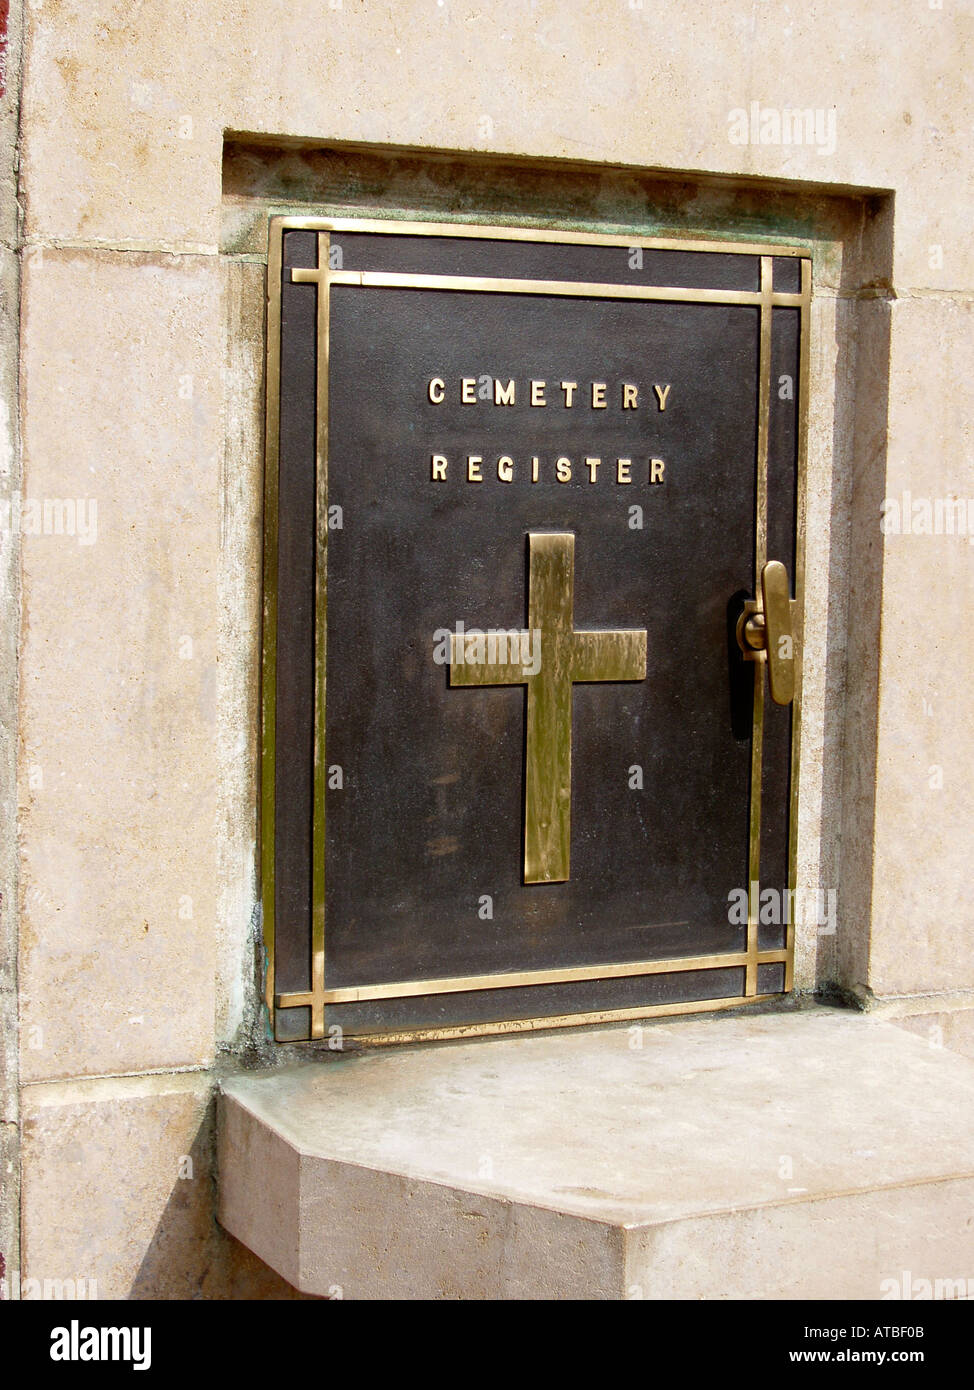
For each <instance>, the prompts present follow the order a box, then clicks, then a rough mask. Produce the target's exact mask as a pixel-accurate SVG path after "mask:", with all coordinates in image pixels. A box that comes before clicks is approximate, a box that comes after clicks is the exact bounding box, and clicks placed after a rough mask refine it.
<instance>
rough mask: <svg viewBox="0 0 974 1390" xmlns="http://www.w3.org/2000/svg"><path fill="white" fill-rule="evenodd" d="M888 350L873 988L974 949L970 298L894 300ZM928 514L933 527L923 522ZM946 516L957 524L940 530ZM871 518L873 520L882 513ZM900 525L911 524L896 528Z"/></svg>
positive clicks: (907, 987) (964, 964) (973, 308)
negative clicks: (956, 514)
mask: <svg viewBox="0 0 974 1390" xmlns="http://www.w3.org/2000/svg"><path fill="white" fill-rule="evenodd" d="M948 343H949V344H950V349H949V350H948V351H945V350H944V345H945V344H948ZM890 350H891V361H890V372H891V388H890V406H889V443H888V466H887V473H886V481H885V497H886V498H887V499H889V500H890V501H891V502H893V503H895V504H896V506H897V508H898V513H899V514H900V515H899V521H900V523H901V533H899V534H898V533H896V532H893V533H891V534H888V535H886V536H883V537H880V539H881V541H882V545H883V597H882V618H881V623H882V627H881V641H880V651H881V665H880V672H879V738H878V746H877V752H876V810H875V814H876V836H875V849H874V854H875V859H874V866H873V925H872V933H871V944H870V956H869V975H868V979H867V981H866V982H865V983H867V984H868V985H869V987H870V988H871V990H872V991H873V992H874V993H875V994H877V995H880V996H883V995H897V994H918V993H922V992H924V991H930V992H932V991H936V990H952V989H961V988H965V987H966V988H970V987H971V986H972V985H974V953H972V952H971V950H970V949H968V948H967V947H966V946H962V945H961V944H960V943H961V942H962V941H964V942H967V941H969V940H970V932H971V931H972V922H974V919H972V914H971V896H970V846H971V836H970V834H969V832H968V830H967V828H966V827H967V826H968V823H969V818H970V815H971V794H970V788H971V785H972V782H974V738H972V735H971V729H970V723H969V719H968V718H967V716H966V715H965V714H963V713H962V712H963V711H965V710H967V711H969V709H970V673H971V671H972V670H974V628H972V625H971V621H970V614H971V611H972V608H974V384H972V381H971V374H970V368H969V364H970V361H971V359H972V355H974V302H965V301H959V300H958V301H950V300H941V299H933V298H916V297H913V298H908V299H905V300H899V301H898V302H897V303H896V304H894V305H893V308H892V333H891V343H890ZM860 389H868V382H864V383H863V385H862V387H861V388H860ZM951 499H954V500H959V501H960V503H961V507H962V511H963V522H962V523H960V522H959V521H958V520H957V519H956V518H953V517H951V516H950V514H949V511H946V510H945V506H946V504H949V502H950V501H951ZM968 499H970V500H968ZM938 506H939V518H940V520H939V526H940V531H941V534H936V530H937V527H938ZM917 508H919V510H917ZM904 512H906V513H910V514H911V515H909V516H906V517H904V516H903V513H904ZM928 513H929V519H930V529H931V530H932V531H933V532H934V533H933V534H927V533H925V532H924V533H920V534H917V533H916V531H917V527H919V526H921V525H926V524H927V521H926V517H927V514H928ZM890 516H891V518H893V519H894V520H895V519H896V513H893V512H891V513H890ZM949 522H952V523H953V527H954V534H948V533H947V531H946V528H947V525H948V523H949ZM961 524H963V532H962V533H960V534H958V530H959V526H960V525H961ZM875 525H876V529H877V531H879V527H880V520H879V517H878V516H877V517H876V519H875ZM907 525H908V526H909V527H910V531H911V532H912V534H903V533H902V532H905V530H906V527H907Z"/></svg>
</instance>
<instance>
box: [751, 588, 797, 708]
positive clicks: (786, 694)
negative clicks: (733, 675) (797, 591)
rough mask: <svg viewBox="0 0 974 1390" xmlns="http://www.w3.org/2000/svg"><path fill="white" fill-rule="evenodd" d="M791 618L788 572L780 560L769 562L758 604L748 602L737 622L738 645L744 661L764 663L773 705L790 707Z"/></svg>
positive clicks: (793, 654) (792, 681) (792, 686)
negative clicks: (766, 667)
mask: <svg viewBox="0 0 974 1390" xmlns="http://www.w3.org/2000/svg"><path fill="white" fill-rule="evenodd" d="M794 615H795V600H794V599H793V598H792V597H791V589H790V586H789V584H788V571H787V570H786V569H785V567H784V565H783V564H782V563H781V561H780V560H769V561H768V563H767V564H766V565H765V567H764V569H763V570H762V571H761V601H760V602H758V600H757V599H748V600H747V601H746V602H745V604H744V608H743V610H742V612H741V616H740V617H739V618H738V620H737V641H738V645H739V646H740V649H741V651H742V652H743V653H744V660H745V661H761V660H765V661H767V664H768V684H769V685H770V687H771V698H772V700H774V702H775V704H776V705H790V704H791V702H792V700H793V699H794V698H795V663H796V661H797V659H798V653H797V650H796V643H795V632H794Z"/></svg>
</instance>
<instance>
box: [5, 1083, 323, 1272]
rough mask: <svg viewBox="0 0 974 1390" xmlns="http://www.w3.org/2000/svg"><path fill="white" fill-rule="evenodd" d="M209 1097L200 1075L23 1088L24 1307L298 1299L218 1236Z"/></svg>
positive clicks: (207, 1085) (232, 1242) (209, 1087)
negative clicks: (73, 1290)
mask: <svg viewBox="0 0 974 1390" xmlns="http://www.w3.org/2000/svg"><path fill="white" fill-rule="evenodd" d="M211 1097H212V1081H211V1079H210V1077H209V1076H207V1075H206V1074H200V1073H189V1074H182V1075H175V1076H165V1077H161V1076H160V1077H142V1078H131V1079H123V1078H118V1079H112V1080H101V1081H83V1082H60V1083H59V1082H55V1083H42V1084H39V1085H33V1086H28V1087H25V1089H24V1102H23V1109H24V1116H23V1119H24V1134H23V1196H24V1225H23V1254H22V1268H21V1277H22V1279H23V1280H24V1281H27V1282H26V1284H25V1285H24V1286H23V1291H24V1294H25V1296H27V1297H51V1296H52V1294H51V1293H50V1292H47V1293H46V1294H45V1283H46V1284H47V1285H48V1289H50V1287H51V1281H61V1282H62V1283H63V1281H69V1280H70V1281H74V1284H75V1287H77V1285H78V1282H79V1281H81V1280H84V1281H85V1289H86V1290H87V1291H88V1292H87V1293H86V1295H85V1296H87V1297H94V1296H95V1295H94V1294H93V1293H92V1292H91V1285H92V1281H94V1283H95V1287H96V1290H97V1296H98V1297H99V1298H169V1299H183V1298H258V1299H259V1298H294V1297H295V1296H296V1295H295V1291H294V1290H293V1289H292V1288H290V1287H289V1286H288V1285H287V1284H285V1283H284V1281H283V1280H281V1279H280V1278H279V1277H278V1276H277V1275H275V1274H273V1273H272V1271H270V1270H269V1269H268V1268H267V1267H266V1265H264V1264H262V1263H261V1261H260V1260H258V1259H256V1258H255V1257H254V1256H253V1255H252V1254H251V1253H250V1252H249V1251H247V1250H245V1249H244V1248H243V1247H242V1246H240V1245H239V1244H238V1243H237V1242H236V1241H235V1240H232V1239H230V1238H229V1237H227V1235H226V1234H225V1232H223V1231H222V1230H221V1229H220V1228H219V1227H218V1226H217V1225H216V1222H215V1220H214V1217H213V1164H212V1156H213V1143H212V1138H213V1125H212V1103H211Z"/></svg>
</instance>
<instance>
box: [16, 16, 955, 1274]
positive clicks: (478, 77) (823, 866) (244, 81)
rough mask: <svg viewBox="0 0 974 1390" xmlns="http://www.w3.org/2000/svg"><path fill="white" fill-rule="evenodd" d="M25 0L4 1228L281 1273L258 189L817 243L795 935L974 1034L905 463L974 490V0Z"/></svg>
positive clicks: (925, 544)
mask: <svg viewBox="0 0 974 1390" xmlns="http://www.w3.org/2000/svg"><path fill="white" fill-rule="evenodd" d="M21 30H22V32H23V65H22V101H21V105H20V111H19V139H17V138H16V130H17V123H18V111H17V103H16V94H17V91H18V87H17V83H16V81H12V82H11V85H10V92H11V94H12V99H8V101H7V105H6V106H5V107H4V108H3V110H2V112H0V120H2V122H3V123H4V130H5V133H7V135H8V137H9V138H8V144H7V147H8V148H10V149H13V150H14V151H15V155H16V158H17V160H19V169H18V168H17V166H16V165H11V166H10V167H4V168H3V169H0V181H2V182H3V185H4V192H5V198H4V213H3V220H2V224H0V256H2V266H0V290H2V293H3V296H4V301H5V304H6V305H7V307H8V309H9V308H11V307H12V306H14V305H15V302H16V298H17V295H18V293H19V295H20V316H19V322H18V317H17V315H16V313H8V314H7V316H6V320H5V328H4V337H3V340H2V344H0V399H2V402H3V403H4V404H5V405H6V407H7V411H8V416H9V424H8V426H7V429H8V433H7V434H6V435H4V436H3V438H4V441H5V453H4V458H5V460H9V461H8V462H5V468H6V470H7V471H6V472H5V473H4V485H5V486H9V487H11V488H12V489H13V490H14V491H15V492H16V491H17V489H18V469H19V468H20V467H21V466H22V469H23V489H22V491H23V496H24V497H25V498H27V499H36V500H37V501H38V502H39V503H40V505H41V513H40V515H41V517H42V521H43V518H44V516H45V513H44V510H43V504H44V503H45V502H47V503H48V504H49V509H50V511H49V514H50V527H45V525H44V524H42V526H41V533H40V534H23V535H21V534H20V533H19V531H18V530H17V529H16V528H9V527H8V531H7V534H5V535H4V536H3V537H0V541H2V555H3V572H2V578H0V582H2V586H3V589H2V591H3V595H4V610H3V616H2V626H0V633H2V642H3V661H2V663H0V664H2V667H3V671H4V676H3V682H4V684H3V687H2V689H0V798H2V810H3V812H4V821H5V824H6V825H8V826H9V825H10V824H11V820H12V818H11V816H10V814H9V806H10V804H11V802H12V796H13V793H12V792H10V794H9V796H8V787H9V786H10V784H11V779H12V777H13V771H14V754H15V751H16V753H17V777H18V782H17V786H18V793H17V795H18V803H19V822H18V836H17V840H16V854H15V853H14V849H15V843H14V839H13V837H12V836H11V835H8V836H5V837H4V841H3V848H2V850H0V891H2V893H3V901H2V905H0V906H2V923H3V932H4V936H3V941H5V942H7V946H6V947H4V946H3V942H0V950H5V951H7V954H8V955H10V959H9V960H8V959H7V957H6V956H5V957H4V960H3V966H4V973H3V987H2V989H0V1005H2V1007H3V1010H4V1014H3V1019H4V1024H5V1029H4V1037H5V1040H6V1041H7V1043H8V1050H10V1049H9V1043H10V1042H11V1040H13V1039H14V1038H15V1037H19V1042H20V1047H19V1067H20V1082H21V1088H20V1092H19V1094H20V1097H21V1100H20V1105H21V1113H22V1124H23V1153H22V1163H21V1167H20V1171H21V1173H22V1183H23V1193H24V1212H23V1221H22V1238H23V1249H22V1251H21V1254H20V1257H19V1258H18V1256H17V1253H16V1249H15V1244H16V1242H15V1228H16V1222H15V1219H14V1218H13V1217H12V1216H11V1217H9V1218H8V1219H7V1224H6V1225H5V1226H2V1227H0V1233H2V1238H3V1240H4V1241H5V1242H7V1247H6V1251H5V1254H6V1257H7V1263H8V1266H9V1267H10V1268H14V1267H16V1265H19V1267H20V1269H21V1272H22V1275H23V1277H25V1278H29V1279H33V1280H36V1281H38V1282H39V1284H40V1286H41V1287H42V1286H43V1281H44V1280H45V1279H46V1280H65V1279H86V1280H89V1281H90V1280H92V1279H94V1280H96V1281H97V1286H98V1291H99V1293H100V1294H102V1295H103V1296H113V1297H114V1296H118V1297H121V1296H126V1295H133V1296H149V1295H152V1294H157V1295H162V1296H172V1297H186V1296H194V1295H197V1294H200V1295H202V1296H204V1297H221V1296H222V1297H240V1296H249V1295H251V1294H256V1295H258V1296H287V1294H288V1293H289V1290H288V1287H287V1286H286V1285H284V1284H283V1282H282V1281H279V1280H278V1279H277V1278H276V1276H273V1275H271V1274H270V1272H269V1271H265V1270H264V1269H263V1268H262V1267H261V1266H260V1265H259V1262H257V1261H256V1260H255V1259H253V1257H251V1256H250V1255H249V1254H247V1252H245V1251H244V1250H243V1248H242V1247H240V1246H238V1245H236V1243H235V1242H232V1241H231V1239H230V1238H229V1237H228V1236H226V1235H224V1234H223V1233H222V1232H221V1231H220V1229H219V1228H218V1227H217V1226H216V1224H215V1221H214V1218H213V1202H212V1181H211V1179H212V1171H211V1170H212V1163H211V1156H210V1155H211V1145H210V1133H211V1126H212V1121H211V1118H210V1117H211V1103H212V1091H213V1086H214V1083H215V1080H216V1079H217V1077H218V1075H219V1073H220V1070H221V1068H227V1067H233V1066H235V1065H238V1064H239V1060H240V1059H247V1058H250V1059H253V1058H254V1057H263V1059H264V1060H265V1061H267V1060H270V1054H269V1053H268V1052H267V1051H266V1048H265V1044H264V1043H263V1041H262V1029H261V1020H260V1014H259V1009H258V1006H257V989H256V968H255V962H256V954H257V953H256V932H257V926H258V921H257V915H256V902H257V899H256V863H255V831H256V815H255V797H256V780H255V766H256V746H257V745H256V729H257V722H256V721H257V703H256V702H257V679H256V673H257V661H258V646H257V642H258V606H257V605H258V590H257V585H258V578H259V547H260V470H261V457H260V411H261V391H262V376H261V373H262V357H261V354H262V337H263V327H262V318H261V295H262V264H261V259H262V256H263V254H264V228H265V226H266V217H267V215H268V213H269V212H270V211H289V210H296V209H299V208H300V209H304V210H307V209H309V208H311V207H314V208H322V209H325V208H329V207H336V206H343V205H344V206H349V207H353V208H356V209H370V210H373V211H376V212H378V213H380V214H384V215H392V214H394V213H395V212H396V211H397V210H405V211H406V212H412V213H413V214H414V215H434V214H435V215H437V216H439V217H443V218H445V217H449V216H462V217H467V218H468V219H472V220H480V221H483V220H490V219H491V218H496V219H499V220H505V219H507V220H521V219H528V220H532V221H538V222H543V221H544V220H546V219H550V220H551V221H553V222H558V223H561V224H567V225H575V226H586V227H594V228H602V229H604V230H611V231H623V232H625V231H633V232H634V233H635V232H639V233H641V234H642V235H652V234H654V233H665V232H679V231H681V230H693V231H694V232H695V233H697V234H699V233H700V232H701V231H705V232H706V231H714V232H717V233H720V234H721V235H729V234H733V235H734V236H737V237H747V236H750V235H754V234H758V235H760V236H761V237H762V238H767V237H769V236H770V237H780V238H781V239H783V240H789V241H795V240H798V241H801V242H803V243H804V244H806V245H807V246H808V247H809V249H810V250H811V252H812V254H813V257H814V263H815V265H814V275H815V299H814V317H813V329H812V331H813V348H812V357H813V360H812V366H811V374H812V397H811V412H810V438H809V492H808V499H807V505H808V515H807V537H808V588H807V617H806V631H807V650H806V703H805V710H804V733H803V745H802V781H801V807H800V861H801V884H802V885H804V886H806V887H809V888H823V889H828V888H835V889H836V890H837V893H838V899H837V901H838V926H837V931H836V934H835V935H834V936H824V935H822V934H820V933H817V932H815V931H814V929H813V930H812V931H811V932H806V933H805V934H804V935H803V937H802V938H801V939H800V941H799V952H798V980H799V983H800V985H801V987H802V988H803V989H805V990H812V989H814V988H816V987H825V986H836V987H838V988H840V989H841V990H843V991H845V992H846V994H847V995H849V996H856V997H858V998H859V999H860V1000H861V1001H862V1002H863V1003H864V1004H868V1005H869V1006H873V1007H880V1008H884V1009H886V1010H888V1011H890V1012H893V1013H895V1014H898V1015H902V1016H903V1017H905V1018H908V1021H909V1026H911V1027H913V1028H919V1029H927V1030H933V1031H931V1032H930V1037H931V1040H932V1041H941V1042H943V1041H945V1042H946V1043H947V1045H950V1046H956V1047H958V1048H959V1049H960V1050H967V1051H968V1052H974V1025H972V1019H974V963H972V962H974V952H972V950H971V945H972V938H974V920H972V915H971V909H970V906H969V895H968V893H967V868H968V866H967V857H968V854H969V846H970V844H971V843H972V842H974V835H972V828H974V827H972V821H974V802H972V800H971V797H970V795H969V792H968V787H969V785H970V782H971V773H972V771H974V767H972V764H974V742H972V740H971V737H970V733H969V725H970V720H969V715H968V708H969V700H968V699H967V698H966V696H967V691H966V684H965V676H966V675H967V674H968V673H969V672H970V670H971V668H972V657H974V632H972V628H971V624H970V622H969V616H968V615H969V612H970V608H971V600H972V575H974V551H972V549H971V547H970V545H969V544H968V540H967V538H966V537H958V536H944V535H941V536H935V535H922V534H920V535H917V534H913V535H905V534H901V535H885V536H884V535H883V534H882V533H881V531H880V525H879V508H880V504H881V502H882V500H883V498H884V497H895V498H901V497H902V494H903V493H904V491H910V492H911V493H912V495H913V496H914V497H916V498H928V499H937V498H940V499H943V498H947V497H949V496H956V497H968V496H971V497H974V467H972V458H974V453H972V448H971V445H972V440H971V434H972V428H974V386H972V384H971V380H970V372H969V369H968V364H969V362H970V360H971V357H972V351H974V318H972V302H974V296H972V289H974V239H972V238H971V236H970V231H969V228H970V223H971V214H972V207H974V188H972V183H971V177H970V152H969V145H970V132H971V129H972V128H974V94H972V91H971V87H970V83H969V80H968V77H967V65H966V58H965V55H966V53H967V52H969V51H970V47H971V42H972V38H974V33H972V30H974V18H972V15H971V12H970V8H969V6H964V7H962V6H961V5H959V4H955V3H952V0H944V4H943V6H942V7H934V5H933V3H932V0H896V2H895V3H891V4H889V5H886V4H884V5H878V4H869V5H867V6H854V7H853V6H848V5H841V4H838V3H837V2H836V0H823V3H821V4H818V5H816V6H814V7H812V8H811V9H805V10H801V9H796V8H794V7H787V8H786V7H785V6H780V5H770V4H768V5H762V6H759V7H757V8H755V7H753V6H752V7H749V8H748V7H744V8H742V7H741V6H739V5H737V4H734V3H730V2H729V0H717V2H716V3H715V4H713V5H710V6H705V7H689V6H686V5H683V4H680V3H678V2H677V0H669V2H667V0H659V2H658V0H644V3H635V0H588V2H586V0H581V3H576V4H567V3H565V0H562V2H561V3H554V2H553V0H537V3H534V4H532V5H531V6H526V5H525V6H483V5H481V6H475V5H472V4H468V3H461V2H459V0H401V3H399V4H396V5H382V6H380V5H376V4H372V3H367V2H365V0H337V2H336V0H328V3H325V0H314V3H309V0H291V3H288V4H282V3H279V0H270V3H268V0H264V2H263V3H262V4H260V5H259V6H258V5H256V4H253V3H252V2H251V0H238V3H235V4H233V5H224V4H222V3H220V0H211V3H207V4H198V3H196V4H194V3H187V2H185V0H184V2H183V3H179V2H178V0H168V3H164V0H145V3H143V4H141V5H137V6H133V5H131V4H127V3H122V0H116V3H109V0H93V2H92V0H89V2H88V3H84V4H82V3H81V0H33V3H28V4H27V5H26V6H25V9H24V13H23V16H22V22H21V14H20V12H19V10H18V8H17V7H16V6H15V7H13V8H12V11H11V35H12V44H11V51H10V57H9V65H8V73H9V76H10V77H11V78H12V79H15V78H16V76H17V74H18V72H19V71H20V62H19V57H18V53H19V48H18V45H19V36H20V34H21ZM890 55H895V63H891V60H890ZM752 103H757V104H758V105H757V108H756V109H754V108H753V107H752ZM785 109H789V110H792V109H802V110H804V109H808V110H810V111H812V112H813V113H816V112H817V113H819V120H818V124H817V126H816V125H815V124H814V122H813V131H812V133H813V135H814V138H813V140H812V141H811V143H802V144H796V143H794V142H792V143H783V142H782V141H780V139H779V141H778V142H776V143H764V142H760V141H759V142H758V143H754V142H752V141H751V138H750V136H751V133H752V132H751V129H750V126H751V123H752V117H753V118H754V120H753V124H754V128H755V132H756V133H757V134H759V135H760V132H761V130H762V129H763V130H764V131H765V134H766V135H768V136H769V137H771V136H773V135H774V133H775V132H774V126H775V113H777V114H778V116H779V117H780V114H781V113H782V112H783V111H784V110H785ZM735 112H743V113H744V119H743V125H742V120H741V117H740V116H738V115H735ZM745 134H746V135H747V143H742V138H743V136H744V135H745ZM328 151H331V152H330V153H329V152H328ZM15 179H16V180H17V183H16V189H17V199H19V208H18V201H17V199H15V197H14V186H13V185H14V180H15ZM18 277H19V279H18ZM18 420H19V422H20V425H19V435H18V425H17V421H18ZM8 480H9V481H8ZM68 502H71V503H72V504H73V518H72V510H71V509H70V508H67V507H66V504H67V503H68ZM61 504H65V505H61ZM58 518H60V521H61V532H60V534H58V531H57V522H58ZM69 522H70V523H71V524H70V526H69ZM45 529H46V530H48V532H49V533H47V534H45ZM72 532H73V534H72ZM20 586H22V593H21V592H20ZM18 651H19V665H18V664H17V663H15V662H14V659H13V658H14V655H15V654H16V653H17V652H18ZM15 673H19V674H16V675H15ZM18 682H19V684H18ZM18 701H19V716H18V715H17V713H16V710H17V702H18ZM18 727H19V743H16V745H15V739H14V731H15V729H17V728H18ZM18 879H19V891H18V889H17V883H18ZM18 915H19V971H20V978H19V987H20V1024H19V1034H18V1033H16V1032H15V1030H14V1025H13V1022H12V1019H11V1020H10V1021H9V1022H8V1012H9V1009H10V1007H11V1006H12V1000H13V997H14V995H13V988H14V980H15V970H14V960H13V956H12V955H11V954H10V950H9V947H10V943H12V942H13V941H15V940H16V936H15V935H14V933H15V932H17V931H18V926H17V919H18ZM13 1051H16V1049H13ZM273 1060H275V1061H277V1060H280V1054H278V1055H275V1057H274V1059H273ZM16 1065H17V1059H16V1057H13V1056H12V1057H11V1060H10V1062H9V1064H8V1066H7V1070H6V1073H5V1075H6V1084H5V1087H4V1090H3V1098H4V1110H3V1115H2V1119H3V1121H4V1131H3V1132H4V1135H5V1136H7V1135H8V1134H9V1135H10V1143H11V1144H13V1140H14V1138H15V1137H16V1119H17V1108H16V1107H17V1099H16V1097H17V1086H16V1081H17V1076H16ZM4 1142H5V1144H6V1143H7V1140H6V1138H5V1141H4ZM17 1162H18V1161H17V1158H16V1153H15V1150H14V1149H13V1148H11V1157H10V1165H11V1166H10V1173H9V1176H10V1178H11V1179H12V1178H13V1177H14V1175H15V1173H16V1171H17ZM15 1186H16V1185H15V1183H13V1182H12V1183H11V1185H10V1187H9V1195H10V1199H11V1202H10V1205H9V1207H8V1210H9V1211H11V1212H12V1211H13V1210H14V1199H15Z"/></svg>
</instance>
